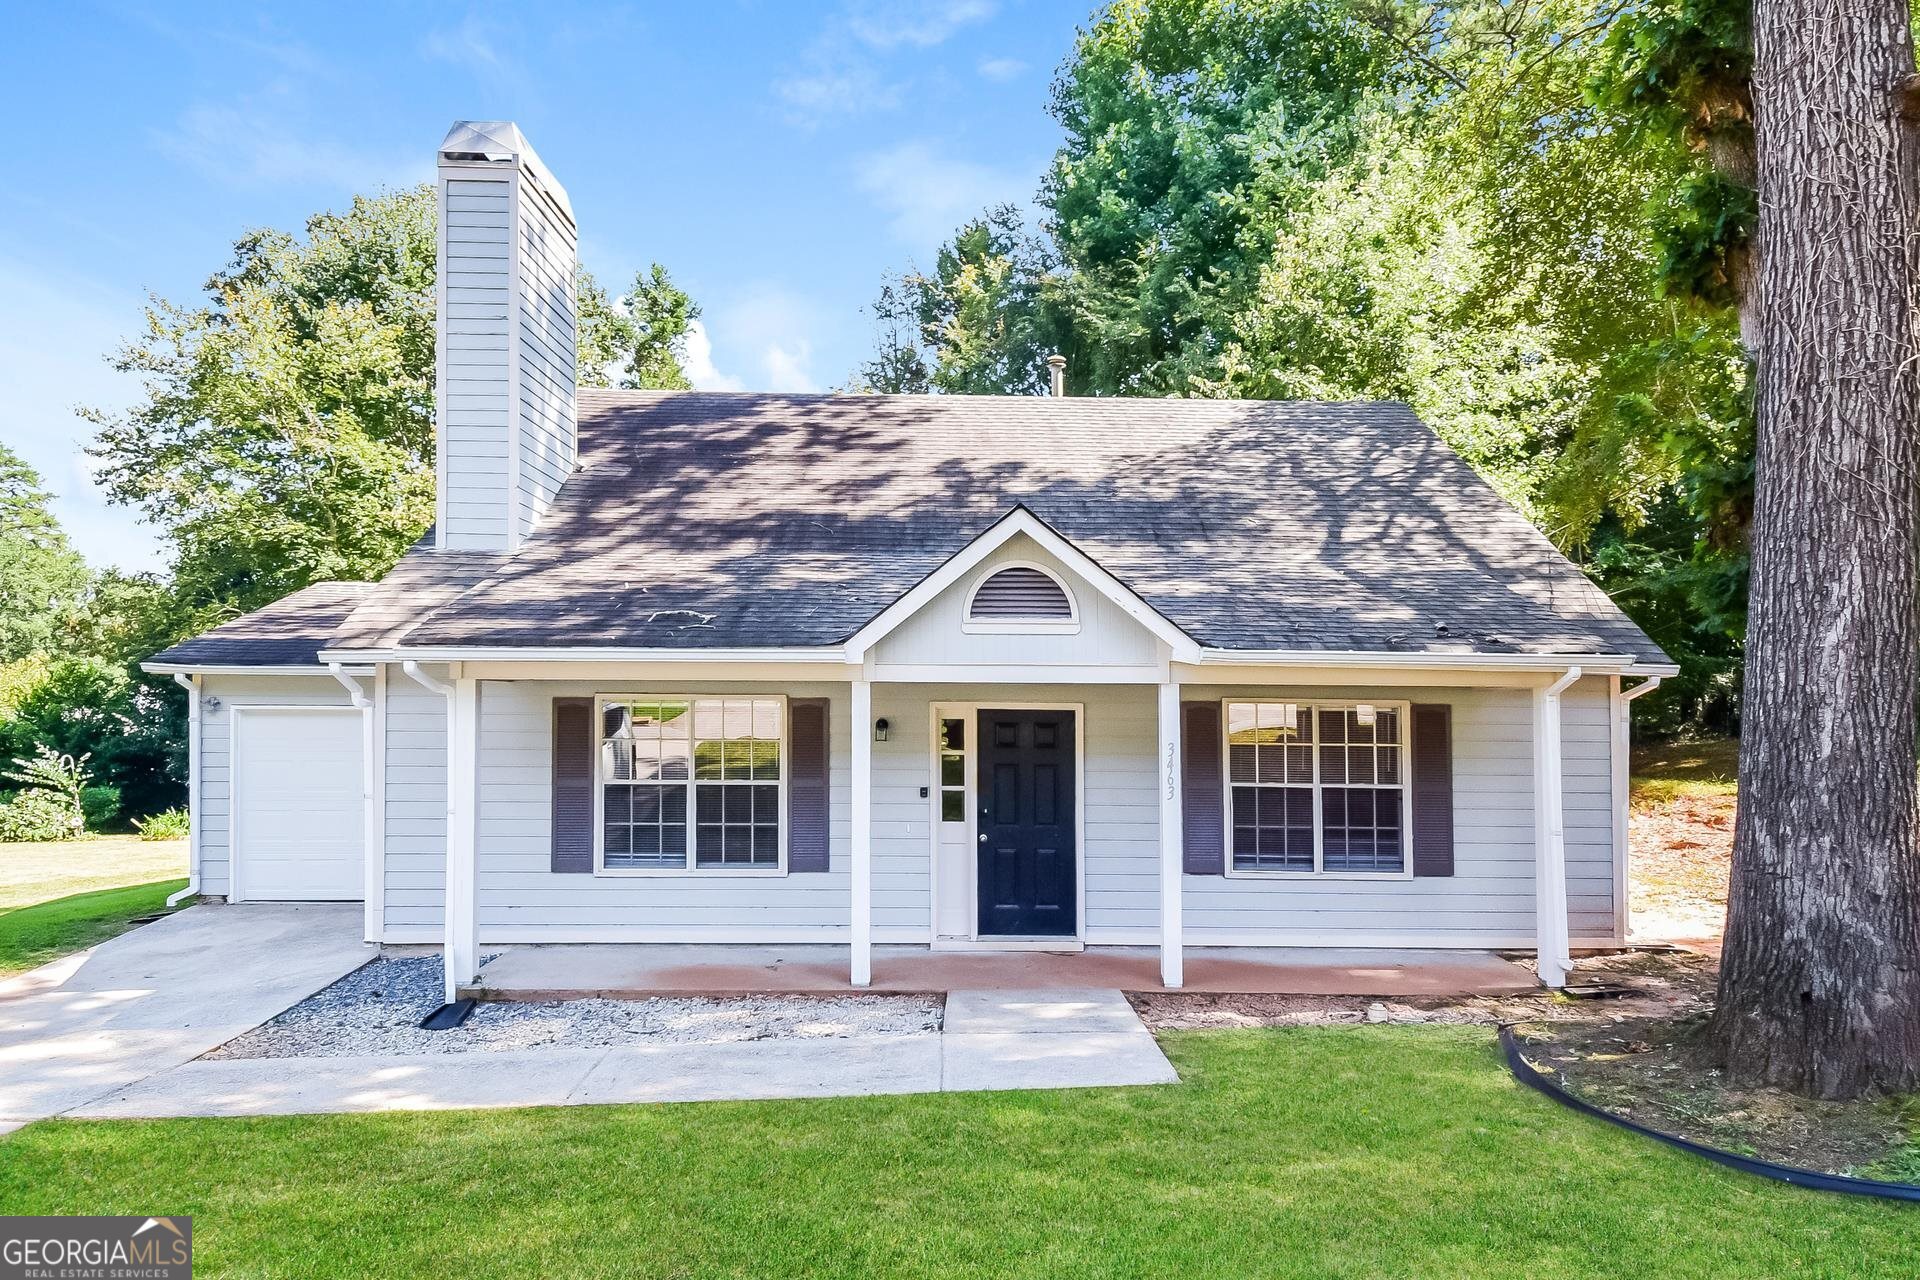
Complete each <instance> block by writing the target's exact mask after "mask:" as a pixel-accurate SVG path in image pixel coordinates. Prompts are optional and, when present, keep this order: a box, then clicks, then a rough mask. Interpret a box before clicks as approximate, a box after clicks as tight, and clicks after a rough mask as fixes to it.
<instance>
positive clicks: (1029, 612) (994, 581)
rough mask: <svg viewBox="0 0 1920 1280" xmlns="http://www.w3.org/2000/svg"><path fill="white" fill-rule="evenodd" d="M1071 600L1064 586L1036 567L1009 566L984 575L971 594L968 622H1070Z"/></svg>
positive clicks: (1071, 614)
mask: <svg viewBox="0 0 1920 1280" xmlns="http://www.w3.org/2000/svg"><path fill="white" fill-rule="evenodd" d="M1072 620H1073V601H1072V600H1070V599H1068V598H1067V592H1066V588H1064V587H1062V586H1061V585H1060V584H1059V583H1058V582H1055V581H1054V580H1053V579H1052V578H1051V577H1049V576H1048V575H1046V574H1044V573H1042V572H1041V571H1040V570H1038V569H1027V568H1020V567H1015V568H1010V569H1002V570H1000V572H998V573H996V574H994V575H993V576H992V577H990V578H988V579H987V580H986V581H985V582H983V583H981V584H980V589H979V590H977V591H975V592H974V593H973V604H972V606H971V607H969V608H968V610H967V621H969V622H1070V621H1072Z"/></svg>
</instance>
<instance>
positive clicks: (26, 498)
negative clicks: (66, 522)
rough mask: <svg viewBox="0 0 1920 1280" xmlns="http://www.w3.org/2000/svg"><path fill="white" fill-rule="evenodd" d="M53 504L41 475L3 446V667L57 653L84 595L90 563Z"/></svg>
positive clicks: (0, 656)
mask: <svg viewBox="0 0 1920 1280" xmlns="http://www.w3.org/2000/svg"><path fill="white" fill-rule="evenodd" d="M51 501H52V495H51V494H49V493H48V492H47V491H46V490H45V489H43V488H41V486H40V476H39V474H38V473H37V472H35V471H34V469H33V468H32V467H30V466H28V465H27V464H26V463H25V462H23V461H22V460H21V459H20V456H19V455H18V454H16V453H14V452H13V451H12V450H11V449H9V448H7V447H6V446H5V445H4V444H0V664H4V663H10V662H15V661H18V660H20V659H22V658H26V657H28V656H29V655H31V654H34V653H40V652H45V651H47V650H49V649H51V648H53V647H54V646H55V644H56V643H57V638H58V636H59V633H60V630H61V628H62V627H63V626H64V625H65V623H66V622H67V621H68V620H69V619H70V618H71V616H72V615H73V613H74V611H75V610H76V609H77V608H78V607H79V605H80V602H81V600H82V598H83V597H84V594H85V592H86V587H87V566H86V562H85V561H84V560H82V559H81V558H80V555H79V553H78V552H76V551H75V550H74V549H73V548H72V547H71V546H69V545H68V543H67V537H66V534H65V533H64V532H62V531H61V528H60V525H59V522H58V521H57V520H55V519H54V516H53V512H52V510H51V508H50V505H49V504H50V503H51Z"/></svg>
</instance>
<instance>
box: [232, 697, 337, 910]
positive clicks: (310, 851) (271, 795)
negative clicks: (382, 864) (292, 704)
mask: <svg viewBox="0 0 1920 1280" xmlns="http://www.w3.org/2000/svg"><path fill="white" fill-rule="evenodd" d="M234 738H235V742H234V744H233V774H234V777H233V788H234V863H235V865H234V878H235V885H234V887H235V890H236V896H237V897H239V898H240V899H242V900H243V901H262V900H271V899H278V900H292V901H302V902H305V901H313V900H318V899H333V900H352V901H358V900H360V898H362V897H363V896H364V894H365V886H366V822H365V820H364V817H363V813H364V811H363V809H362V808H361V774H360V713H359V712H358V711H352V710H341V709H327V710H311V711H308V710H299V711H295V710H282V709H279V708H266V707H254V708H244V707H243V708H241V709H240V710H239V711H238V712H237V713H236V714H235V716H234Z"/></svg>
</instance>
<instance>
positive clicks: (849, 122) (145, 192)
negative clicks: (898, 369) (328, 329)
mask: <svg viewBox="0 0 1920 1280" xmlns="http://www.w3.org/2000/svg"><path fill="white" fill-rule="evenodd" d="M1092 8H1093V0H1064V2H1063V0H920V2H919V3H914V2H911V0H822V2H821V3H817V4H814V3H800V2H799V0H793V2H790V3H775V2H770V0H707V2H705V3H680V2H676V3H654V4H636V5H605V6H602V5H571V4H542V5H538V6H535V5H513V6H506V5H502V6H497V7H476V8H462V7H459V6H454V5H427V4H406V5H395V4H350V3H348V4H331V5H328V6H325V7H324V8H323V7H321V6H312V5H301V6H293V5H287V6H281V7H275V6H268V5H253V6H242V5H218V6H217V5H176V4H164V5H163V4H155V5H150V6H140V5H118V4H107V5H97V6H96V5H67V4H62V5H17V6H9V9H10V13H9V19H8V28H9V29H8V38H7V40H6V41H5V43H4V45H3V46H0V104H4V106H5V111H6V117H7V118H8V119H10V120H12V121H13V125H12V127H11V128H10V129H9V131H8V132H9V138H8V142H9V148H8V149H9V165H8V175H7V179H6V181H5V182H0V387H4V388H5V394H4V396H3V397H0V440H4V441H5V442H6V443H7V444H8V445H9V446H11V447H12V448H14V449H15V450H17V451H19V452H20V453H22V454H23V455H24V456H25V457H26V458H27V460H28V461H29V462H31V463H32V464H33V465H34V466H36V467H37V468H38V469H39V470H40V471H41V473H42V474H43V476H44V477H45V479H46V482H47V484H48V487H49V488H51V489H53V490H54V491H55V493H56V494H57V495H58V500H57V510H58V513H59V515H60V518H61V520H62V521H63V522H64V523H65V524H66V526H67V528H68V530H69V531H70V533H71V534H72V535H73V538H74V540H75V542H76V544H77V545H78V546H79V547H80V549H81V550H82V551H83V552H84V553H85V554H86V555H87V557H88V559H89V560H90V561H92V562H94V563H95V564H100V565H105V564H119V565H122V566H125V567H129V568H148V567H154V566H156V565H158V564H159V563H160V562H161V556H160V549H159V545H158V543H157V542H156V541H155V539H154V537H153V535H152V532H151V531H150V530H149V529H147V528H146V527H144V526H142V525H140V524H138V523H137V522H136V521H135V519H134V518H133V515H132V513H130V512H128V511H125V510H122V509H117V508H113V507H110V506H108V505H107V504H106V503H105V502H104V501H103V500H102V499H101V498H100V496H99V495H98V493H97V492H95V491H94V490H93V489H92V487H91V484H90V482H89V479H88V473H87V468H86V462H85V459H84V457H83V456H82V454H81V452H80V450H81V446H82V445H83V444H84V443H85V441H86V439H87V438H88V436H89V434H90V428H89V426H88V424H87V423H85V422H84V421H82V420H81V419H80V418H78V417H76V416H75V414H74V412H73V410H74V407H75V406H77V405H82V404H86V405H96V406H103V407H108V408H112V407H114V406H117V405H122V404H125V403H127V402H129V401H130V400H132V399H134V398H135V396H136V394H137V387H136V386H134V385H132V384H130V382H129V380H127V379H125V378H123V377H122V376H120V375H117V374H115V373H113V372H112V370H110V369H109V368H108V367H107V365H106V363H105V360H104V358H103V357H104V356H105V355H106V354H107V353H108V352H110V351H111V350H112V349H113V348H114V347H116V346H117V345H118V343H119V341H120V340H121V339H122V338H123V337H124V336H126V335H129V334H131V333H133V332H135V331H136V329H137V326H138V324H139V321H140V308H141V305H142V302H143V299H144V297H145V295H146V293H147V291H149V290H150V291H152V292H155V293H158V294H160V295H162V296H165V297H169V298H173V299H176V300H182V301H184V300H188V299H189V298H191V297H193V296H195V295H196V294H197V292H198V289H199V287H200V285H201V283H202V282H203V281H204V280H205V279H206V277H207V276H208V275H209V274H211V273H212V272H213V271H214V270H215V269H216V268H218V267H219V266H220V265H221V264H222V263H224V262H225V261H226V257H227V253H228V250H229V249H230V247H231V244H232V242H233V240H234V238H235V237H236V236H237V235H238V234H239V233H240V232H241V231H243V230H245V229H247V228H249V227H255V226H263V225H264V226H276V227H285V228H290V229H291V228H298V227H299V226H300V225H301V223H302V222H303V221H304V220H305V218H306V216H307V215H308V214H310V213H312V212H314V211H316V210H319V209H325V208H335V207H339V206H341V205H343V204H345V203H346V201H347V199H348V197H349V196H351V195H352V194H353V193H354V192H357V191H369V190H373V189H376V188H378V187H381V186H383V185H385V186H392V185H398V184H406V183H410V182H415V181H420V180H423V179H426V178H429V177H431V174H432V155H433V148H434V145H435V144H436V143H437V142H438V141H439V140H440V137H441V135H442V134H443V133H444V131H445V129H446V127H447V125H448V124H449V123H451V122H452V121H454V120H456V119H461V118H468V119H496V118H503V119H512V120H517V121H518V122H519V123H520V125H521V127H522V128H523V129H524V130H525V131H526V133H527V136H528V137H529V138H530V139H531V140H532V141H533V144H534V146H536V147H537V148H539V150H540V154H541V156H542V158H544V159H545V160H546V161H547V163H548V165H549V166H550V167H551V168H552V169H553V170H554V172H555V173H556V174H557V175H558V176H559V178H560V180H561V181H562V182H563V183H565V184H566V187H567V189H568V192H569V193H570V194H571V196H572V198H573V204H574V209H575V211H576V213H577V214H578V216H579V220H580V232H581V240H580V254H581V259H582V261H584V262H585V263H586V265H587V266H588V267H589V268H591V269H592V270H593V271H594V272H595V273H596V274H598V275H599V276H600V277H601V278H602V279H603V280H604V281H607V282H609V283H623V282H624V281H626V280H628V279H630V278H631V276H632V274H633V271H634V270H635V268H637V267H639V266H642V265H644V264H645V263H647V262H650V261H654V260H658V261H660V262H663V263H665V264H666V265H667V266H668V267H669V268H670V269H671V270H672V271H673V273H674V275H675V277H676V279H678V280H679V281H680V283H681V284H682V285H683V286H684V287H686V288H687V289H688V290H689V292H691V293H692V294H693V295H694V297H695V298H696V299H697V300H698V301H699V302H700V303H701V305H702V306H703V307H704V308H705V311H706V321H705V333H704V334H703V335H702V340H701V341H700V342H698V343H696V349H695V350H694V351H693V352H692V356H693V358H692V360H691V361H690V364H691V365H692V366H693V372H694V374H695V377H696V381H698V382H701V383H704V384H706V385H709V386H718V387H740V388H746V389H755V390H760V389H774V390H807V389H821V388H826V387H829V386H832V385H834V384H836V383H839V382H841V381H842V380H843V379H845V377H846V376H847V374H848V373H849V372H850V371H851V369H852V368H853V367H854V365H855V364H856V363H858V361H859V360H861V359H862V358H863V357H864V356H865V355H866V354H867V351H868V349H869V346H870V344H871V340H872V328H871V323H870V320H869V318H868V317H867V316H866V315H865V314H864V312H863V310H862V308H863V307H864V306H865V305H866V304H867V303H868V302H870V301H871V300H872V297H873V295H874V292H875V289H876V288H877V286H878V284H879V282H880V278H881V276H882V275H883V274H884V273H886V272H889V271H893V270H896V269H898V268H900V267H901V266H903V265H905V264H906V263H907V262H908V261H909V260H918V261H920V262H923V263H924V262H926V261H928V260H929V258H930V257H931V253H932V250H933V249H934V247H935V246H936V245H937V244H938V243H939V241H940V240H941V239H942V238H944V237H945V236H946V234H947V233H949V232H950V231H951V230H952V229H953V227H954V226H955V225H956V224H957V223H958V222H959V221H960V220H961V219H962V218H964V217H966V216H967V215H969V214H970V213H972V212H974V211H977V210H978V209H980V208H981V207H983V206H985V205H987V204H989V203H994V202H998V201H1003V200H1013V201H1016V202H1025V201H1028V200H1030V199H1031V197H1032V195H1033V193H1034V191H1035V189H1036V187H1037V185H1038V182H1039V178H1040V175H1041V173H1042V171H1043V170H1044V168H1045V166H1046V164H1047V162H1048V159H1049V158H1050V157H1051V155H1052V153H1053V149H1054V147H1055V145H1056V144H1057V142H1058V136H1059V135H1058V129H1057V128H1056V126H1055V125H1054V123H1053V121H1052V120H1051V119H1050V118H1049V117H1048V116H1047V114H1046V99H1047V85H1048V81H1049V79H1050V77H1051V75H1052V73H1053V71H1054V69H1055V68H1056V67H1057V66H1058V65H1059V64H1060V62H1061V61H1062V60H1063V59H1064V58H1065V56H1066V55H1067V53H1068V51H1069V50H1070V49H1071V47H1072V42H1073V37H1074V32H1075V28H1076V27H1077V26H1079V25H1081V24H1084V23H1085V22H1086V20H1087V18H1088V15H1089V13H1090V11H1091V9H1092Z"/></svg>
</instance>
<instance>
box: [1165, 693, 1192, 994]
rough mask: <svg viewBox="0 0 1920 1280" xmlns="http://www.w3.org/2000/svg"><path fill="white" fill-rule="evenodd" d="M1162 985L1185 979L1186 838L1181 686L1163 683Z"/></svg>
mask: <svg viewBox="0 0 1920 1280" xmlns="http://www.w3.org/2000/svg"><path fill="white" fill-rule="evenodd" d="M1158 754H1159V757H1160V775H1161V776H1160V985H1162V986H1166V987H1177V986H1180V985H1182V983H1184V982H1185V981H1186V959H1185V956H1184V954H1183V947H1184V945H1185V944H1184V943H1183V941H1182V938H1181V929H1180V877H1181V875H1182V873H1183V871H1184V869H1185V856H1186V842H1185V833H1184V831H1183V829H1182V826H1181V814H1180V686H1179V684H1178V683H1176V682H1174V681H1171V680H1169V681H1167V682H1166V683H1165V684H1162V685H1161V686H1160V746H1159V753H1158Z"/></svg>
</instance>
